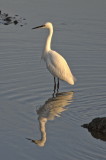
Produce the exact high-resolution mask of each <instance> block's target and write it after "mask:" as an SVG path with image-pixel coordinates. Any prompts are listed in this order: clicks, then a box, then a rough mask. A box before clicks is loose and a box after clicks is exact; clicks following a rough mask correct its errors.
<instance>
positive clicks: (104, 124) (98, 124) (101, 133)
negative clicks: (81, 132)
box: [82, 117, 106, 141]
mask: <svg viewBox="0 0 106 160" xmlns="http://www.w3.org/2000/svg"><path fill="white" fill-rule="evenodd" d="M82 127H84V128H87V129H88V131H89V132H90V133H91V135H92V136H93V137H95V138H97V139H101V140H103V141H106V117H102V118H99V117H98V118H95V119H93V120H92V121H91V122H90V123H88V124H83V125H82Z"/></svg>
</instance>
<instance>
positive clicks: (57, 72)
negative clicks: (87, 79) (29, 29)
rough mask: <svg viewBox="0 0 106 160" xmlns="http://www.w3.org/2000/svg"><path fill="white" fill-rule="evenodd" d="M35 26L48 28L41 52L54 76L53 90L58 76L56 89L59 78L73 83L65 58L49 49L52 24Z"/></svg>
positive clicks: (73, 79)
mask: <svg viewBox="0 0 106 160" xmlns="http://www.w3.org/2000/svg"><path fill="white" fill-rule="evenodd" d="M36 28H48V29H49V34H48V37H47V40H46V44H45V48H44V51H43V54H42V58H43V59H44V61H45V62H46V66H47V69H48V70H49V71H50V73H51V74H52V75H53V76H54V91H55V90H56V81H55V78H56V77H57V78H58V83H57V91H58V89H59V79H61V80H63V81H66V82H67V83H69V84H71V85H74V82H75V78H74V76H73V74H72V72H71V70H70V68H69V66H68V64H67V62H66V60H65V59H64V58H63V57H62V56H61V55H60V54H59V53H57V52H56V51H53V50H51V39H52V35H53V25H52V23H50V22H47V23H45V24H44V25H41V26H38V27H35V28H33V29H36Z"/></svg>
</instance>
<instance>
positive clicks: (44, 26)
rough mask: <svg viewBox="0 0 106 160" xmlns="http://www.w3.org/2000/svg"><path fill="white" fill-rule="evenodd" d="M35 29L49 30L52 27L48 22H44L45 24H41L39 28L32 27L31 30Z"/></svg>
mask: <svg viewBox="0 0 106 160" xmlns="http://www.w3.org/2000/svg"><path fill="white" fill-rule="evenodd" d="M37 28H49V29H50V28H53V25H52V23H50V22H46V23H45V24H43V25H41V26H37V27H34V28H32V29H37Z"/></svg>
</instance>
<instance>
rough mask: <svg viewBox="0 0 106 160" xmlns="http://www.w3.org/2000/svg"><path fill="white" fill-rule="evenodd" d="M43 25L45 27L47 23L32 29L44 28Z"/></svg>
mask: <svg viewBox="0 0 106 160" xmlns="http://www.w3.org/2000/svg"><path fill="white" fill-rule="evenodd" d="M43 27H45V25H41V26H38V27H34V28H32V29H37V28H43Z"/></svg>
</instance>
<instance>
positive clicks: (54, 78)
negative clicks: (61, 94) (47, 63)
mask: <svg viewBox="0 0 106 160" xmlns="http://www.w3.org/2000/svg"><path fill="white" fill-rule="evenodd" d="M55 90H56V79H55V77H54V93H55Z"/></svg>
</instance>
